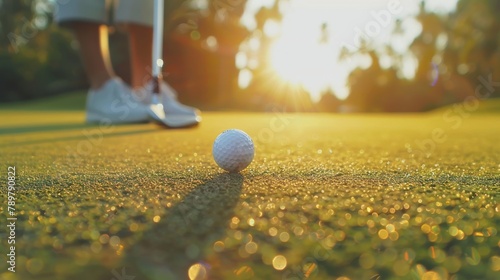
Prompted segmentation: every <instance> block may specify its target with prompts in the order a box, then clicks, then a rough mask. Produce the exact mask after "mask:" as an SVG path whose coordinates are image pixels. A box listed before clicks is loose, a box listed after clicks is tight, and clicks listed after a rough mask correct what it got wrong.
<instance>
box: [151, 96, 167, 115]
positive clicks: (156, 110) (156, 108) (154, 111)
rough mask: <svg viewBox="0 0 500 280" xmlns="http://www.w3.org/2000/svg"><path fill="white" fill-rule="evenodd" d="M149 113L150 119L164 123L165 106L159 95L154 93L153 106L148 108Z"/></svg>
mask: <svg viewBox="0 0 500 280" xmlns="http://www.w3.org/2000/svg"><path fill="white" fill-rule="evenodd" d="M148 112H149V115H150V117H151V118H152V119H153V120H155V121H158V122H162V120H163V119H165V111H163V104H161V102H160V98H159V95H158V94H156V93H154V94H153V96H152V98H151V104H150V105H149V106H148Z"/></svg>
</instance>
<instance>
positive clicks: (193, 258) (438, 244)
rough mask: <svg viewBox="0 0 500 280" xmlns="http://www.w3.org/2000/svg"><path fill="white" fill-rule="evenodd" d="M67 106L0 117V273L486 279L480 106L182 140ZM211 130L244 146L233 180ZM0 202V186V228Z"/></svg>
mask: <svg viewBox="0 0 500 280" xmlns="http://www.w3.org/2000/svg"><path fill="white" fill-rule="evenodd" d="M75 96H76V97H73V99H72V98H70V100H64V102H63V101H61V100H58V99H57V98H56V99H52V100H51V101H50V102H49V103H50V104H53V105H54V104H55V105H54V107H50V108H51V110H42V109H43V108H46V107H45V106H48V103H42V105H40V104H37V103H36V102H35V103H31V104H28V105H19V106H18V107H16V106H11V107H10V108H9V110H2V111H0V119H1V120H2V123H1V124H0V151H1V155H2V163H1V165H2V168H1V170H3V171H2V172H3V174H2V176H3V177H2V178H4V179H2V180H3V181H4V182H6V175H7V174H6V170H7V166H15V167H16V172H17V174H16V186H17V189H16V196H17V200H16V211H17V217H18V220H17V224H16V256H17V264H16V273H15V274H14V273H10V272H8V271H7V263H6V262H5V260H3V261H2V262H0V279H23V280H24V279H42V280H43V279H47V280H49V279H50V280H53V279H55V280H57V279H107V280H109V279H117V280H119V279H132V278H127V277H124V276H123V275H129V276H135V279H189V278H188V277H189V276H190V277H191V279H352V280H355V279H374V280H375V279H492V280H493V279H499V278H500V237H499V236H500V233H499V232H498V226H499V224H500V201H499V199H500V176H499V171H500V146H499V145H498V120H499V115H498V113H494V112H495V111H496V112H498V110H497V109H491V108H494V107H495V106H493V105H489V103H484V104H486V105H484V104H482V105H481V106H480V108H479V109H478V110H476V111H475V112H476V113H477V112H483V111H482V108H488V109H487V111H488V112H483V113H481V114H471V115H467V116H460V117H459V118H460V120H461V122H460V123H459V124H458V122H457V121H454V122H451V121H449V122H447V121H446V120H445V119H443V114H444V113H445V112H446V111H443V110H440V111H436V112H433V113H426V114H422V115H419V114H406V115H404V114H402V115H384V114H379V115H332V114H274V113H270V114H258V113H205V114H204V121H203V123H202V124H201V125H200V126H199V127H197V128H192V129H186V130H166V129H162V128H160V127H158V126H156V125H154V124H143V125H121V126H112V127H110V128H107V129H102V128H100V127H99V126H90V125H83V124H82V122H83V112H82V111H80V110H76V109H75V110H70V109H68V108H70V107H71V106H64V107H61V104H64V103H65V102H69V101H71V100H73V101H74V100H77V99H78V98H80V97H78V96H79V95H75ZM44 102H48V101H44ZM70 103H71V102H70ZM58 104H59V105H58ZM73 104H78V102H75V103H73ZM58 106H59V107H58ZM71 108H72V107H71ZM75 108H76V107H75ZM455 120H458V119H455ZM227 128H240V129H242V130H244V131H246V132H247V133H249V135H251V136H252V138H253V139H254V142H255V144H256V155H255V159H254V161H253V163H252V164H251V165H250V166H249V167H248V168H247V169H246V170H244V171H243V172H242V173H241V174H227V173H224V172H222V171H221V170H220V169H219V168H218V167H217V166H216V165H215V163H214V162H213V159H212V156H211V145H212V143H213V140H214V139H215V137H216V136H217V135H218V134H219V133H220V132H222V131H223V130H224V129H227ZM436 129H440V131H441V133H440V134H439V135H440V136H439V137H434V140H433V133H435V131H436ZM273 130H274V131H273ZM433 131H434V132H433ZM434 136H436V135H434ZM6 200H7V198H6V187H5V184H4V187H2V189H1V190H0V201H2V204H1V205H0V209H1V211H0V212H1V213H2V214H0V219H1V220H2V221H5V220H6V216H5V215H6V210H7V209H6ZM0 238H1V241H0V242H2V247H1V248H2V252H1V254H2V256H4V258H5V257H6V255H5V254H7V253H8V252H7V249H4V248H6V246H7V244H6V241H7V232H6V227H4V226H2V227H1V228H0ZM207 275H208V276H207ZM342 277H344V278H342Z"/></svg>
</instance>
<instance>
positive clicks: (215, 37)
mask: <svg viewBox="0 0 500 280" xmlns="http://www.w3.org/2000/svg"><path fill="white" fill-rule="evenodd" d="M287 1H288V0H275V1H274V5H268V6H266V7H262V8H260V10H258V11H257V12H256V13H255V14H254V17H255V22H256V27H255V28H254V29H252V30H249V29H248V28H247V27H245V26H243V25H242V24H241V17H242V16H243V14H244V13H245V9H246V7H247V6H248V5H246V4H247V1H246V0H207V1H199V0H175V1H166V18H167V19H168V20H167V22H166V23H165V24H166V29H165V30H166V36H165V41H166V42H165V61H166V64H165V68H164V72H165V74H166V75H165V76H166V79H167V80H168V82H169V83H171V84H172V85H173V86H174V88H176V89H177V90H178V91H179V93H180V99H181V100H182V101H184V102H187V103H190V104H195V105H197V106H200V107H201V108H203V109H222V108H224V109H244V110H272V109H274V108H276V107H279V108H284V109H286V110H288V111H326V112H351V111H354V112H416V111H425V110H429V109H432V108H436V107H440V106H443V105H447V104H451V103H456V102H461V101H463V100H465V99H466V98H467V97H468V96H473V95H474V91H475V88H476V87H477V85H478V84H479V82H478V77H479V76H483V77H489V76H490V75H492V76H491V79H492V80H493V81H500V32H499V30H500V29H499V28H500V1H498V0H459V1H458V3H457V7H456V9H455V10H454V11H452V12H450V13H446V14H441V13H434V12H430V11H428V10H427V9H426V8H425V4H424V2H422V4H421V8H420V11H419V13H418V14H417V15H416V16H415V20H416V21H418V22H419V23H420V25H421V32H420V34H419V35H418V36H417V37H416V38H415V39H414V40H413V41H412V42H411V45H410V47H409V49H408V50H407V52H408V53H407V54H401V53H398V52H396V51H395V50H394V49H393V46H392V45H391V43H390V42H388V43H387V44H386V45H384V46H382V47H381V46H379V45H377V46H376V45H374V44H372V42H369V41H364V42H362V46H361V48H359V49H358V50H356V51H352V50H349V49H347V48H344V49H343V50H342V52H341V54H340V57H339V58H338V59H339V61H342V60H349V59H350V58H352V57H353V56H356V55H359V54H365V55H368V56H369V57H370V60H371V63H370V65H369V66H368V67H364V68H361V67H358V68H356V69H354V70H352V72H351V73H350V74H349V77H348V80H347V81H346V82H347V85H348V88H349V95H348V96H347V98H345V99H339V98H338V97H337V95H336V94H335V92H333V91H332V90H325V92H324V93H323V94H322V95H321V98H319V100H315V101H313V99H312V98H311V95H310V94H309V92H308V91H307V89H306V88H304V87H302V86H300V85H296V84H290V83H286V82H281V81H279V79H280V78H279V77H278V75H276V73H273V72H272V71H271V70H270V69H271V68H272V67H271V65H270V61H269V59H268V57H269V51H270V49H271V47H272V45H273V42H275V41H276V39H277V38H278V37H279V33H277V34H271V35H270V34H269V32H264V29H265V28H266V25H268V23H269V22H271V23H278V24H279V23H280V22H281V20H282V19H283V14H282V11H283V9H281V8H280V7H281V5H283V4H284V3H286V2H287ZM54 2H55V1H50V0H0V91H1V94H0V102H2V103H6V102H13V101H20V100H28V99H36V98H41V97H45V96H50V95H57V94H63V93H64V92H68V91H72V90H77V89H86V87H87V81H86V77H85V73H84V70H83V67H82V65H81V62H80V58H79V55H78V45H77V44H76V42H75V41H74V39H73V37H72V35H71V34H70V33H69V32H68V31H67V30H64V29H61V28H59V27H58V26H57V25H56V24H54V23H53V21H52V14H53V13H54V10H55V8H54V7H55V5H54ZM324 28H326V26H325V27H324ZM110 31H111V35H110V44H111V46H110V48H111V53H112V56H113V57H112V60H113V64H114V66H115V68H116V72H117V73H118V74H119V75H120V76H121V77H122V78H124V80H125V81H127V80H128V79H129V77H130V69H128V65H129V61H128V48H127V37H126V34H123V33H121V32H119V30H116V29H115V28H113V27H112V28H110ZM404 33H405V28H404V25H403V24H401V20H398V21H397V22H396V25H395V28H394V30H392V36H393V37H394V38H397V37H398V36H400V35H401V34H404ZM256 41H258V44H257V47H256V46H255V45H256V44H255V42H256ZM241 54H244V56H243V58H244V59H246V60H248V59H249V58H251V60H248V61H246V64H245V65H244V67H242V66H241V65H239V64H241V59H242V57H241ZM408 54H411V55H413V57H415V59H416V60H417V61H418V63H417V64H416V69H415V75H414V77H412V78H411V79H408V78H405V77H404V75H402V74H401V73H402V71H403V68H404V65H403V64H404V63H405V62H404V61H405V60H404V57H403V56H406V55H408ZM304 55H305V56H307V53H306V54H304ZM387 57H390V58H391V60H392V61H394V63H392V65H391V66H390V67H383V66H382V65H383V63H382V62H381V60H382V59H384V58H387ZM249 77H251V79H250V78H249ZM437 77H439V78H438V79H437ZM491 97H499V92H498V90H497V91H495V92H494V93H492V95H491Z"/></svg>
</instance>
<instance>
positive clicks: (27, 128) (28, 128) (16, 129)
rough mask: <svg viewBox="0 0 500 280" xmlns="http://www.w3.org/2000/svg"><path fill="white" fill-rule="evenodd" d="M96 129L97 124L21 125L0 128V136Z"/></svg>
mask: <svg viewBox="0 0 500 280" xmlns="http://www.w3.org/2000/svg"><path fill="white" fill-rule="evenodd" d="M94 127H96V128H98V127H99V125H98V124H86V123H54V124H47V125H21V126H12V127H3V128H0V134H2V135H8V134H10V135H13V134H22V133H33V132H49V131H63V130H74V129H80V128H94Z"/></svg>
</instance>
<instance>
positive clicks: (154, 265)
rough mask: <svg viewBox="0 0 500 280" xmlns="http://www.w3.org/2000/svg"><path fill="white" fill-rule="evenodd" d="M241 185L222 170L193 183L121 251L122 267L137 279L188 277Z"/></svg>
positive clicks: (221, 228)
mask: <svg viewBox="0 0 500 280" xmlns="http://www.w3.org/2000/svg"><path fill="white" fill-rule="evenodd" d="M242 185H243V176H242V175H240V174H229V173H224V174H221V175H218V176H216V177H215V178H213V179H211V180H208V181H206V182H204V183H202V184H200V185H198V186H196V187H195V188H194V189H193V190H192V191H191V192H190V193H189V194H188V195H187V196H186V197H185V198H184V199H183V200H182V201H181V202H180V203H178V204H177V205H175V206H174V207H173V208H172V209H170V211H169V213H168V215H167V216H166V217H163V218H162V219H161V220H160V222H159V223H157V224H155V225H154V226H153V227H152V228H151V229H150V230H149V231H147V232H145V233H144V235H143V236H142V238H141V240H139V241H138V242H137V243H136V244H134V245H133V246H132V247H131V248H130V249H129V250H128V252H125V254H124V255H125V256H126V258H125V260H124V264H123V265H124V267H126V268H127V271H130V273H131V274H132V273H138V274H139V275H137V274H135V276H137V278H138V279H139V278H140V279H152V280H156V279H158V280H159V279H161V280H169V279H188V277H187V275H188V274H187V273H188V269H189V267H190V266H191V265H192V264H194V263H198V262H200V263H204V260H206V258H207V257H209V256H210V255H212V254H213V253H214V252H213V249H212V246H213V243H214V242H215V241H217V240H219V239H220V238H222V237H223V236H224V235H225V230H226V228H227V227H228V223H229V221H230V219H231V217H232V216H233V215H234V208H235V206H236V204H237V202H238V199H239V197H240V194H241V188H242ZM129 268H130V270H129Z"/></svg>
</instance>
